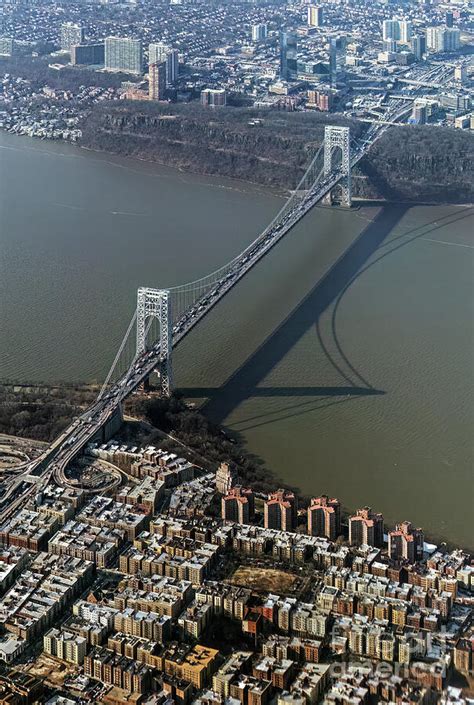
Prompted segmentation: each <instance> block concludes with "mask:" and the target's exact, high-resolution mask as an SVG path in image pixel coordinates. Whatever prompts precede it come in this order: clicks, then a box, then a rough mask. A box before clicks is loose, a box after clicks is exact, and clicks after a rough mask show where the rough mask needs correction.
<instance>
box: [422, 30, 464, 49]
mask: <svg viewBox="0 0 474 705" xmlns="http://www.w3.org/2000/svg"><path fill="white" fill-rule="evenodd" d="M460 45H461V32H460V30H459V29H457V28H456V27H452V28H450V27H428V29H427V30H426V47H427V49H429V50H430V51H433V52H436V53H442V52H447V51H456V50H457V49H459V47H460Z"/></svg>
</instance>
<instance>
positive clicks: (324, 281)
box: [181, 204, 472, 431]
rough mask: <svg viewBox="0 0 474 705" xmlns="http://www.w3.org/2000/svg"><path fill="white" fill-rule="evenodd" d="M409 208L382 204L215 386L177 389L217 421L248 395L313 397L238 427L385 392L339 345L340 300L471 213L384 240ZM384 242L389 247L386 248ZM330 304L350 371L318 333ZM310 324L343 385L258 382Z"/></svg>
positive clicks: (333, 330) (333, 332) (335, 338)
mask: <svg viewBox="0 0 474 705" xmlns="http://www.w3.org/2000/svg"><path fill="white" fill-rule="evenodd" d="M409 208H410V206H409V205H400V204H386V205H384V206H383V207H382V208H381V210H380V211H379V213H378V214H377V215H376V216H375V218H374V219H373V220H372V221H371V222H370V223H369V224H368V225H367V226H366V227H365V228H364V230H363V231H362V232H361V233H360V234H359V235H358V236H357V238H356V239H355V240H354V241H353V243H352V244H351V245H350V246H349V247H348V249H347V250H346V251H345V252H344V253H343V254H342V255H341V256H340V257H339V259H338V260H336V262H335V263H334V264H333V265H332V266H331V268H330V269H329V270H328V271H327V272H326V273H325V274H324V275H323V276H322V277H321V279H319V281H318V282H317V283H316V284H315V286H314V287H313V288H312V289H311V291H310V292H309V293H308V294H307V295H306V296H305V297H304V298H303V299H302V300H301V301H300V303H299V304H298V305H297V306H296V307H295V308H294V309H293V311H292V312H291V313H290V314H289V315H288V316H287V317H286V319H285V320H284V321H282V323H281V324H280V325H279V326H278V327H277V328H276V329H275V330H274V331H273V332H272V333H271V334H270V335H269V336H268V337H267V338H266V340H264V342H263V343H262V344H261V345H260V346H259V347H258V348H257V349H256V350H255V351H254V352H253V353H252V355H250V356H249V357H248V358H247V359H246V360H245V362H244V363H243V364H242V365H241V366H240V367H239V368H238V369H237V370H236V371H235V372H234V373H233V374H232V375H231V376H230V377H229V378H228V379H227V380H226V381H225V382H224V384H223V385H221V386H220V387H217V388H209V387H205V388H202V387H192V388H183V389H181V391H182V392H183V394H184V395H185V396H186V397H188V398H193V397H194V398H200V399H203V398H206V399H207V402H206V403H205V404H204V406H203V408H202V410H203V411H204V413H205V414H206V415H207V416H208V417H209V418H210V419H211V420H212V421H214V422H215V423H222V422H223V421H224V420H225V419H226V418H227V417H228V416H229V415H230V414H231V413H232V411H233V410H234V409H236V408H237V407H238V406H239V405H240V404H241V403H242V402H243V401H244V400H246V399H248V398H250V397H293V398H295V397H312V399H311V400H307V401H302V402H299V403H297V404H293V405H291V406H289V407H286V408H281V407H280V408H279V409H278V410H277V411H273V412H272V411H268V412H266V413H265V414H264V415H263V417H262V416H255V417H251V418H247V419H245V421H242V422H241V424H239V431H245V430H248V429H250V428H256V427H257V426H260V425H266V424H268V423H272V422H273V420H279V421H280V420H284V419H286V418H290V417H292V416H297V415H300V414H305V413H308V412H310V411H315V410H318V409H322V408H327V407H328V406H332V405H336V404H341V403H346V402H347V401H351V400H354V399H357V398H361V397H366V396H376V395H383V394H385V391H383V390H380V389H376V388H374V387H373V386H372V385H371V384H370V383H369V382H368V381H367V380H366V379H365V378H364V377H363V376H362V374H361V373H360V372H359V371H358V370H357V369H356V368H355V367H354V366H353V365H352V363H351V362H350V360H349V359H348V357H347V356H346V355H345V353H344V351H343V349H342V346H341V343H340V341H339V339H338V336H337V332H336V326H335V316H336V314H337V308H338V306H339V304H340V302H341V299H342V297H343V295H344V294H345V293H346V291H347V290H348V288H349V287H350V286H351V285H352V284H353V283H354V281H355V280H356V279H357V278H358V277H359V276H361V274H363V273H364V272H365V271H367V269H368V268H369V267H371V266H373V265H374V264H376V263H377V262H379V261H380V260H381V259H383V258H384V257H386V256H388V255H389V254H392V252H394V251H395V250H397V249H399V248H400V247H403V246H404V245H406V244H409V243H410V242H412V241H413V240H416V239H417V238H420V237H422V236H423V235H426V234H427V233H430V232H433V231H434V230H437V229H438V228H441V227H444V226H445V225H448V224H450V223H452V222H455V221H456V220H460V219H462V218H464V217H468V215H469V213H468V214H467V215H466V214H465V213H462V214H460V213H459V210H457V211H456V212H455V213H452V214H449V215H448V216H445V217H443V218H438V219H437V220H436V221H432V222H429V223H425V224H423V225H422V226H420V227H417V228H415V229H414V230H412V231H408V232H405V233H402V234H401V235H398V236H397V237H395V238H392V239H388V237H389V235H390V233H391V232H392V231H393V230H394V228H395V227H396V226H397V225H398V224H399V222H400V221H401V220H402V218H403V217H404V216H405V214H406V212H407V210H409ZM470 214H472V211H470ZM334 237H337V233H335V234H334ZM386 247H387V248H389V249H387V250H385V248H386ZM377 250H380V254H379V256H378V257H376V258H375V259H371V258H372V256H373V255H374V254H375V253H376V252H377ZM384 250H385V251H384ZM369 260H370V261H369ZM332 304H334V309H333V311H332V318H331V335H332V338H333V343H334V345H335V348H336V350H337V352H338V354H339V357H340V358H341V360H342V361H343V362H344V363H345V364H346V366H347V368H348V369H349V373H347V372H345V371H344V369H343V368H342V366H341V364H340V363H339V362H336V360H335V359H334V357H333V356H332V355H331V354H330V352H329V350H328V349H327V347H326V346H325V344H324V341H323V338H322V335H321V330H320V325H319V324H320V317H321V315H322V314H323V313H324V312H325V311H326V310H327V309H328V308H329V307H330V306H331V305H332ZM313 326H314V327H315V329H316V333H317V337H318V342H319V345H320V347H321V350H322V351H323V353H324V355H325V356H326V358H327V359H328V361H329V362H330V364H331V365H332V366H333V367H334V369H335V370H336V371H337V372H338V373H339V375H340V376H341V378H342V379H343V380H344V382H345V383H344V384H343V385H341V386H328V387H325V386H318V387H315V386H305V387H291V386H288V387H258V384H259V383H260V382H261V381H262V380H263V379H264V378H265V377H266V376H267V375H268V374H269V373H270V372H271V370H272V369H273V368H274V367H275V366H276V365H277V364H278V363H279V362H280V361H281V360H282V359H283V358H284V357H285V356H286V355H287V353H288V352H289V351H290V350H291V348H292V347H293V346H294V345H295V344H296V343H297V342H298V341H299V340H300V339H301V337H302V336H303V335H304V334H305V333H306V332H307V331H308V330H309V329H310V328H312V327H313ZM354 378H355V379H354ZM314 397H320V399H314ZM275 414H278V417H277V418H276V419H273V420H272V419H271V418H269V417H271V416H272V415H275ZM262 418H265V420H262ZM250 422H251V423H250ZM242 424H243V425H242Z"/></svg>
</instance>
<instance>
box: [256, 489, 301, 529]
mask: <svg viewBox="0 0 474 705" xmlns="http://www.w3.org/2000/svg"><path fill="white" fill-rule="evenodd" d="M297 519H298V504H297V500H296V497H295V495H294V494H293V492H289V491H288V490H277V491H276V492H272V493H271V494H269V495H268V499H267V500H266V501H265V505H264V526H265V528H266V529H280V530H281V531H294V529H295V528H296V524H297Z"/></svg>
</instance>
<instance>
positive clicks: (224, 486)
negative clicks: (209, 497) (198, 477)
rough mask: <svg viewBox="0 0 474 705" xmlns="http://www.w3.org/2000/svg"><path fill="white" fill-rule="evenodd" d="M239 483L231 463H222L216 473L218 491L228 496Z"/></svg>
mask: <svg viewBox="0 0 474 705" xmlns="http://www.w3.org/2000/svg"><path fill="white" fill-rule="evenodd" d="M236 483H237V472H236V470H235V468H233V467H232V466H231V465H229V463H221V464H220V465H219V467H218V468H217V472H216V490H217V491H218V492H220V494H227V493H228V492H229V490H230V488H231V487H234V485H235V484H236Z"/></svg>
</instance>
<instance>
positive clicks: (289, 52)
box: [280, 32, 298, 81]
mask: <svg viewBox="0 0 474 705" xmlns="http://www.w3.org/2000/svg"><path fill="white" fill-rule="evenodd" d="M297 52H298V40H297V38H296V34H294V33H293V32H280V78H283V79H284V80H285V81H288V80H289V79H290V78H293V77H294V76H296V71H297V62H296V58H297V56H296V55H297Z"/></svg>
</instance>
